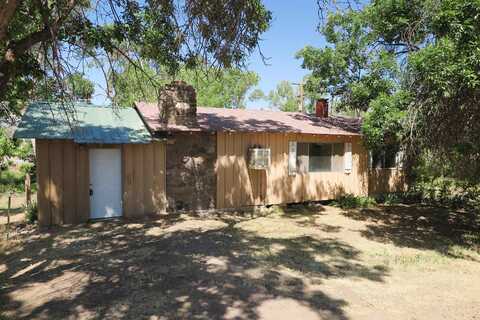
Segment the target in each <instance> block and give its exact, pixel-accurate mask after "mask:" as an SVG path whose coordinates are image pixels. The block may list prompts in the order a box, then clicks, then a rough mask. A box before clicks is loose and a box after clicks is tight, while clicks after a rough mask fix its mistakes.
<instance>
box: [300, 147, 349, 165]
mask: <svg viewBox="0 0 480 320" xmlns="http://www.w3.org/2000/svg"><path fill="white" fill-rule="evenodd" d="M344 152H345V145H344V144H343V143H297V167H298V170H299V171H300V172H331V171H335V172H339V171H344V168H345V166H344Z"/></svg>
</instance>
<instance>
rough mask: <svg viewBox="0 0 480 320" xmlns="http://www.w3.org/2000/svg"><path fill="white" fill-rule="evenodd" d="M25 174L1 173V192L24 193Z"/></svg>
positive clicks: (6, 171)
mask: <svg viewBox="0 0 480 320" xmlns="http://www.w3.org/2000/svg"><path fill="white" fill-rule="evenodd" d="M24 183H25V174H24V173H23V172H20V171H13V170H5V171H3V172H1V173H0V192H1V193H5V192H8V191H14V192H21V191H24V189H25V186H24Z"/></svg>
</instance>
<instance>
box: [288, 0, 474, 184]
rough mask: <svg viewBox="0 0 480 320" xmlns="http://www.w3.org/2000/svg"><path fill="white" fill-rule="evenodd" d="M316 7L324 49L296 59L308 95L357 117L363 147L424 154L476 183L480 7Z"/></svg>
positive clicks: (460, 1) (419, 3)
mask: <svg viewBox="0 0 480 320" xmlns="http://www.w3.org/2000/svg"><path fill="white" fill-rule="evenodd" d="M325 3H326V4H327V5H326V6H325V7H324V8H323V9H324V12H326V13H327V18H326V21H325V23H324V24H323V25H322V28H321V32H322V34H323V35H324V36H325V38H326V40H327V41H328V42H329V45H328V46H327V47H326V48H321V49H319V48H313V47H306V48H304V49H302V50H301V51H299V53H298V55H297V56H298V57H299V58H300V59H302V65H303V67H305V68H307V69H309V70H310V71H311V75H310V81H309V83H308V84H307V88H308V90H311V91H314V92H320V93H327V94H329V95H331V97H332V98H333V99H334V100H336V101H337V102H338V104H337V105H339V106H341V107H342V108H344V109H355V110H361V111H363V112H366V115H365V121H364V123H363V131H364V133H365V134H366V136H367V141H368V142H369V144H370V146H371V147H373V146H376V147H378V148H380V147H382V146H383V147H386V146H387V145H388V144H394V143H397V144H398V143H406V142H408V143H406V146H407V147H408V150H409V154H410V155H411V156H413V157H414V158H418V157H419V156H420V154H422V153H425V152H428V153H429V154H430V155H433V157H436V158H437V159H442V160H441V161H446V162H448V163H449V166H450V167H451V168H452V170H451V172H452V174H454V175H456V176H458V177H460V178H465V179H470V180H474V179H477V180H478V179H479V178H478V177H480V161H479V160H480V144H479V143H478V141H480V126H479V125H478V124H479V123H480V50H479V48H480V1H478V0H475V1H471V0H442V1H438V0H413V1H411V0H408V1H407V0H400V1H398V0H373V1H371V2H369V3H366V4H362V5H361V6H358V7H357V8H355V6H345V7H344V8H338V6H331V5H330V3H329V1H325ZM332 8H333V9H332ZM464 167H468V168H469V169H468V170H464Z"/></svg>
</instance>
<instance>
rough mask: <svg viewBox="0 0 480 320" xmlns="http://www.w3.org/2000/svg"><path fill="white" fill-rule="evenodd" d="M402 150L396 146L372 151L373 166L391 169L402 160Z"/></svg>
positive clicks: (371, 165)
mask: <svg viewBox="0 0 480 320" xmlns="http://www.w3.org/2000/svg"><path fill="white" fill-rule="evenodd" d="M401 154H402V153H401V152H400V151H398V150H397V149H394V148H388V149H384V150H378V151H374V152H371V160H370V161H371V164H370V167H371V168H375V169H389V168H396V167H398V166H399V165H400V162H401V159H400V157H401Z"/></svg>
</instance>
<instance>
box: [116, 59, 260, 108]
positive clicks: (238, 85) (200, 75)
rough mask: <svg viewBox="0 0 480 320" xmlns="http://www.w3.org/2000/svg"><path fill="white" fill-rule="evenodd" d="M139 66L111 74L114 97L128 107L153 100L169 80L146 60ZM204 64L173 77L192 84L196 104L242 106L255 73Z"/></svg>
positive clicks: (257, 78)
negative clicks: (215, 67)
mask: <svg viewBox="0 0 480 320" xmlns="http://www.w3.org/2000/svg"><path fill="white" fill-rule="evenodd" d="M142 65H143V68H142V70H137V69H135V68H134V67H131V66H129V65H126V66H125V68H124V71H123V72H120V73H118V74H116V75H115V77H112V79H111V81H112V85H113V86H114V88H115V99H116V102H117V103H118V104H119V105H121V106H131V105H133V103H134V102H136V101H149V102H156V101H157V99H158V90H159V89H161V86H162V85H164V84H166V83H168V82H170V77H169V75H168V72H166V71H165V70H162V69H157V70H154V69H153V68H152V67H150V66H149V65H148V64H146V63H145V62H143V63H142ZM203 67H204V69H200V68H197V69H189V68H186V67H182V68H181V69H180V71H179V73H178V74H177V75H176V79H179V80H184V81H186V82H187V83H189V84H191V85H193V87H194V88H195V90H196V92H197V104H198V105H199V106H202V107H220V108H245V102H246V95H247V92H248V91H249V90H250V89H251V88H252V87H254V86H255V85H257V84H258V81H259V79H260V78H259V76H258V75H257V74H256V73H255V72H252V71H243V70H240V69H214V68H208V67H206V66H203ZM205 68H206V69H205Z"/></svg>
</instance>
